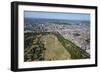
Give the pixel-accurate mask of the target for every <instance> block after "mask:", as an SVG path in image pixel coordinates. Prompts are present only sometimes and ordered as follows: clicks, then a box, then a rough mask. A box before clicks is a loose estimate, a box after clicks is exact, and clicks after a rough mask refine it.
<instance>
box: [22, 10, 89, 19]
mask: <svg viewBox="0 0 100 73" xmlns="http://www.w3.org/2000/svg"><path fill="white" fill-rule="evenodd" d="M24 17H25V18H47V19H66V20H90V14H84V13H61V12H59V13H57V12H39V11H24Z"/></svg>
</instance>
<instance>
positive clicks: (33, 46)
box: [24, 32, 90, 62]
mask: <svg viewBox="0 0 100 73" xmlns="http://www.w3.org/2000/svg"><path fill="white" fill-rule="evenodd" d="M86 58H90V55H89V54H88V53H87V52H86V51H85V50H82V49H81V48H80V47H78V46H77V45H76V44H74V43H72V42H71V41H69V40H67V39H65V38H64V37H63V36H62V35H60V34H59V33H52V32H41V33H24V61H28V62H29V61H41V60H67V59H86Z"/></svg>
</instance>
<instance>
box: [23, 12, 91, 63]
mask: <svg viewBox="0 0 100 73" xmlns="http://www.w3.org/2000/svg"><path fill="white" fill-rule="evenodd" d="M89 58H90V15H89V14H84V13H61V12H39V11H36V12H34V11H24V61H25V62H31V61H54V60H71V59H89Z"/></svg>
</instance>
